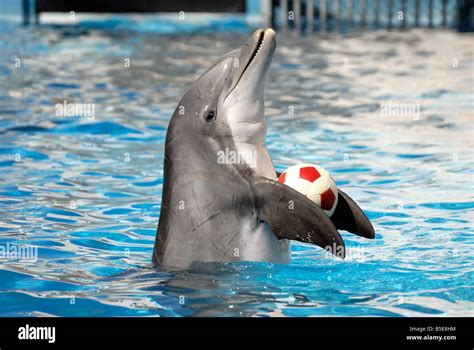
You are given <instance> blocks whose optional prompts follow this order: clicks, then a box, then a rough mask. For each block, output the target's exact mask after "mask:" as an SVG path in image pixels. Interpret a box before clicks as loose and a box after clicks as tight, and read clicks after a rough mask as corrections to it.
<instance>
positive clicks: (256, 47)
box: [236, 30, 265, 85]
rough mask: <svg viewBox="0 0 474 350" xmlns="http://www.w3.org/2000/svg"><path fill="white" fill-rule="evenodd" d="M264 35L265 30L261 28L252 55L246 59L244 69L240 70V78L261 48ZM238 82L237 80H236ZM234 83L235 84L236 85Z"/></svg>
mask: <svg viewBox="0 0 474 350" xmlns="http://www.w3.org/2000/svg"><path fill="white" fill-rule="evenodd" d="M264 36H265V31H264V30H262V31H261V32H260V33H259V37H258V41H257V44H256V45H255V48H254V50H253V53H252V56H250V59H249V60H248V62H247V64H246V65H245V68H244V70H243V71H242V74H241V75H240V78H242V76H243V75H244V74H245V72H246V71H247V68H248V67H249V66H250V63H252V62H253V60H254V59H255V57H257V54H258V51H259V50H260V49H261V48H262V46H263V38H264ZM240 78H239V79H240ZM237 84H238V82H237ZM237 84H236V85H237Z"/></svg>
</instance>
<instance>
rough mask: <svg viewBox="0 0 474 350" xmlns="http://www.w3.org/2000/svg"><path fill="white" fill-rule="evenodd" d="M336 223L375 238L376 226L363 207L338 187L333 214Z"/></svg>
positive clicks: (343, 227)
mask: <svg viewBox="0 0 474 350" xmlns="http://www.w3.org/2000/svg"><path fill="white" fill-rule="evenodd" d="M331 220H332V222H333V223H334V225H335V226H336V227H337V228H338V229H341V230H346V231H349V232H351V233H354V234H356V235H358V236H361V237H365V238H371V239H372V238H374V237H375V231H374V227H373V226H372V224H371V223H370V221H369V219H368V218H367V216H366V215H365V214H364V212H363V211H362V209H361V208H360V207H359V206H358V205H357V204H356V203H355V202H354V200H352V198H351V197H349V196H348V195H347V194H345V193H344V192H342V191H341V190H340V189H338V198H337V207H336V210H335V211H334V213H333V214H332V216H331Z"/></svg>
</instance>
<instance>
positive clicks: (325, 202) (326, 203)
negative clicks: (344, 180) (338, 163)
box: [321, 188, 336, 210]
mask: <svg viewBox="0 0 474 350" xmlns="http://www.w3.org/2000/svg"><path fill="white" fill-rule="evenodd" d="M335 201H336V196H335V195H334V192H333V191H332V190H331V189H330V188H328V189H327V190H326V191H324V192H323V193H321V208H323V209H324V210H331V209H332V206H333V205H334V202H335Z"/></svg>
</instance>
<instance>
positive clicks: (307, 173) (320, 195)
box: [278, 164, 337, 216]
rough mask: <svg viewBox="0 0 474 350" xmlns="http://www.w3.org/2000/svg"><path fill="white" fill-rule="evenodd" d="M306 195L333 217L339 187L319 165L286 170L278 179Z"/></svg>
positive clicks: (305, 165)
mask: <svg viewBox="0 0 474 350" xmlns="http://www.w3.org/2000/svg"><path fill="white" fill-rule="evenodd" d="M278 182H280V183H283V184H285V185H287V186H290V187H291V188H293V189H295V190H297V191H298V192H299V193H301V194H303V195H305V196H306V197H308V198H309V199H310V200H312V201H313V202H314V203H316V204H317V205H318V206H319V207H321V208H322V209H323V211H324V212H325V213H326V214H327V215H328V216H331V215H332V214H333V213H334V211H335V210H336V206H337V187H336V183H335V182H334V180H333V178H332V177H331V175H329V173H328V172H327V171H326V170H325V169H324V168H323V167H320V166H319V165H314V164H299V165H294V166H292V167H290V168H288V169H286V170H285V171H284V172H283V173H282V174H281V175H280V177H279V178H278Z"/></svg>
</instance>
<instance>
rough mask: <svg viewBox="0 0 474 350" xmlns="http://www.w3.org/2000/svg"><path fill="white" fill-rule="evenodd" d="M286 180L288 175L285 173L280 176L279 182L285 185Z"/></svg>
mask: <svg viewBox="0 0 474 350" xmlns="http://www.w3.org/2000/svg"><path fill="white" fill-rule="evenodd" d="M285 179H286V173H283V174H281V175H280V177H279V178H278V182H279V183H281V184H284V183H285Z"/></svg>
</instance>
